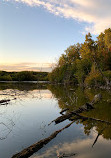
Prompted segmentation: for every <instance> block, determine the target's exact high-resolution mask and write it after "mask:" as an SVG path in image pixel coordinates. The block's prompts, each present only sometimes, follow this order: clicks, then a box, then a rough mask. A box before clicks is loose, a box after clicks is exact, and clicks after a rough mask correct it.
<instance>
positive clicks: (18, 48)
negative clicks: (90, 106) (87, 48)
mask: <svg viewBox="0 0 111 158" xmlns="http://www.w3.org/2000/svg"><path fill="white" fill-rule="evenodd" d="M109 27H111V0H0V70H6V71H22V70H33V71H51V69H52V68H53V66H54V63H56V62H57V60H58V58H59V57H60V55H61V54H63V53H64V50H66V49H67V47H69V46H70V45H73V44H76V43H78V42H79V43H82V42H84V39H85V34H86V33H88V32H91V34H92V36H93V38H94V39H96V37H97V36H98V34H99V33H101V32H103V31H104V30H105V29H106V28H109Z"/></svg>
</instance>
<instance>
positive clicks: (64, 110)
mask: <svg viewBox="0 0 111 158" xmlns="http://www.w3.org/2000/svg"><path fill="white" fill-rule="evenodd" d="M67 110H69V109H68V108H65V109H63V110H62V111H61V112H60V114H61V115H63V113H64V112H66V111H67Z"/></svg>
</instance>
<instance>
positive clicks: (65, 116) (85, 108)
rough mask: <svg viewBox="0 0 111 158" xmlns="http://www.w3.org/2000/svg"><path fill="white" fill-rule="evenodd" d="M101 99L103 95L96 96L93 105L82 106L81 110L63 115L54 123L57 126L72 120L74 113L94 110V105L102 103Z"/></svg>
mask: <svg viewBox="0 0 111 158" xmlns="http://www.w3.org/2000/svg"><path fill="white" fill-rule="evenodd" d="M101 97H102V96H101V94H97V95H95V96H94V99H93V100H92V101H91V103H86V104H85V105H83V106H81V107H80V108H79V109H77V110H74V111H72V112H69V113H67V114H65V115H62V116H60V117H58V118H57V119H55V120H53V121H52V122H55V123H56V124H58V123H60V122H63V121H65V120H67V119H69V118H71V117H72V116H73V115H74V113H82V112H84V111H89V110H91V109H94V104H95V103H97V102H98V101H100V99H101ZM52 122H51V123H52Z"/></svg>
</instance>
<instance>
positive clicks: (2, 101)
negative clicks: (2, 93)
mask: <svg viewBox="0 0 111 158" xmlns="http://www.w3.org/2000/svg"><path fill="white" fill-rule="evenodd" d="M10 101H11V100H10V99H3V100H0V104H4V103H8V102H10Z"/></svg>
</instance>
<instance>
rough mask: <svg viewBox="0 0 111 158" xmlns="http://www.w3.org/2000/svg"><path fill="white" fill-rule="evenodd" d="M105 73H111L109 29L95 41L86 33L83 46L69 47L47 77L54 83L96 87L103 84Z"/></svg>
mask: <svg viewBox="0 0 111 158" xmlns="http://www.w3.org/2000/svg"><path fill="white" fill-rule="evenodd" d="M92 68H93V70H94V72H93V73H92ZM106 71H109V74H110V73H111V28H109V29H106V30H105V31H104V32H103V33H101V34H100V35H99V36H98V37H97V41H94V40H93V39H92V36H91V34H90V33H88V34H87V35H86V36H85V42H84V43H83V44H79V43H78V44H76V45H75V44H74V45H71V46H69V47H68V48H67V49H66V50H65V51H64V54H62V55H61V57H60V58H59V60H58V63H57V65H56V67H55V68H54V69H53V70H52V72H51V73H50V74H49V75H48V77H49V80H50V81H51V82H54V83H64V84H66V83H74V84H80V85H84V84H88V85H95V84H96V85H98V84H105V81H104V80H105V77H107V72H106ZM104 75H105V77H104ZM108 79H109V80H111V78H110V77H109V78H108Z"/></svg>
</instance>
